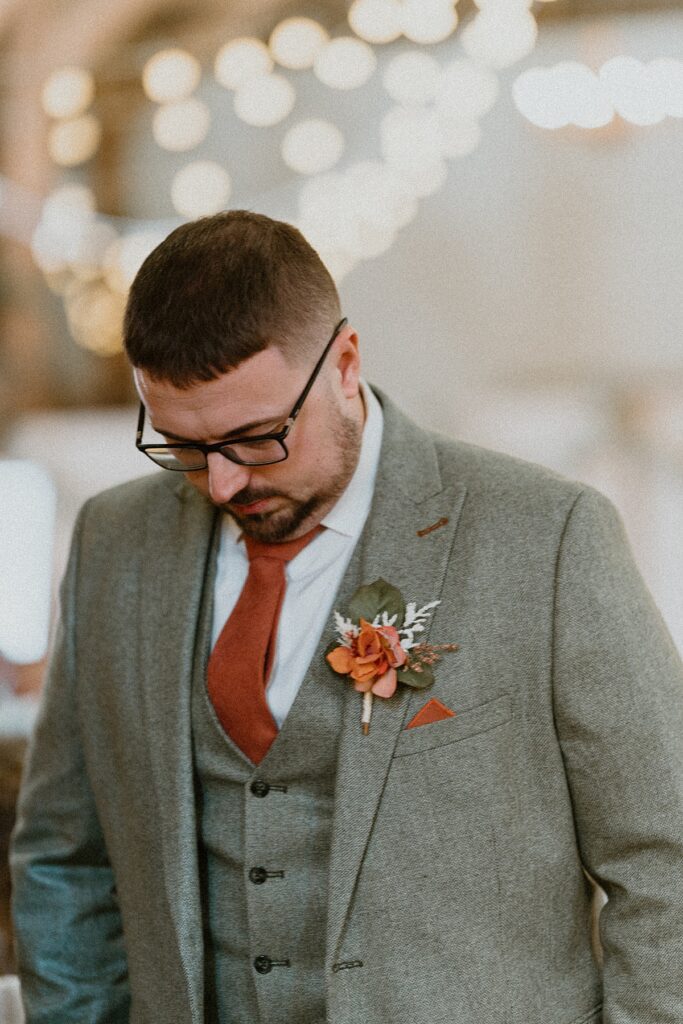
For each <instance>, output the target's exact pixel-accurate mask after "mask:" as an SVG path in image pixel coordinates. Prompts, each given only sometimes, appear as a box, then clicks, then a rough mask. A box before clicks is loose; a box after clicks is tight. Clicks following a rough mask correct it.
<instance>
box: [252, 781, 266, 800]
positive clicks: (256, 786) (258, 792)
mask: <svg viewBox="0 0 683 1024" xmlns="http://www.w3.org/2000/svg"><path fill="white" fill-rule="evenodd" d="M249 789H250V790H251V791H252V793H253V794H254V796H267V795H268V791H269V790H270V786H269V785H268V783H267V782H264V781H263V779H254V781H253V782H252V784H251V786H250V787H249Z"/></svg>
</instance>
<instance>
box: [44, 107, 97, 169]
mask: <svg viewBox="0 0 683 1024" xmlns="http://www.w3.org/2000/svg"><path fill="white" fill-rule="evenodd" d="M101 138H102V126H101V124H100V122H99V120H98V119H97V118H96V117H95V116H94V115H93V114H82V115H81V116H80V117H75V118H73V119H72V120H69V121H58V122H57V124H54V125H53V126H52V127H51V129H50V132H49V134H48V150H49V153H50V156H51V158H52V160H54V162H55V163H56V164H59V165H60V166H61V167H77V166H78V164H83V163H85V162H86V160H90V159H91V157H93V156H94V155H95V153H96V152H97V149H98V147H99V144H100V140H101Z"/></svg>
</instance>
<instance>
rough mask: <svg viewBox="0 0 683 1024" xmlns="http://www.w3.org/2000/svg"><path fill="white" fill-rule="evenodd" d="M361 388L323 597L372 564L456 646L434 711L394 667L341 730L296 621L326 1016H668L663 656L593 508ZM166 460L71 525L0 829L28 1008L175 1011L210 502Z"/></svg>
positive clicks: (189, 909)
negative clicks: (310, 737)
mask: <svg viewBox="0 0 683 1024" xmlns="http://www.w3.org/2000/svg"><path fill="white" fill-rule="evenodd" d="M375 392H376V394H377V395H378V397H379V399H380V401H381V402H382V406H383V411H384V424H385V429H384V435H383V441H382V455H381V460H380V465H379V469H378V475H377V481H376V486H375V494H374V499H373V505H372V508H371V511H370V514H369V516H368V520H367V522H366V525H365V529H364V531H363V534H362V536H361V538H360V540H359V542H358V544H357V546H356V549H355V550H354V559H353V563H354V568H353V572H351V571H350V572H347V575H346V576H345V578H344V581H343V584H342V587H341V588H340V591H339V593H338V594H337V596H336V598H335V606H337V607H339V608H340V609H343V608H344V606H345V605H344V602H345V601H346V600H347V599H348V596H349V594H350V593H352V592H353V589H355V586H356V585H358V584H359V583H361V582H363V583H368V582H371V581H372V580H374V579H376V578H378V577H379V576H382V577H383V578H385V579H387V580H388V581H390V582H391V583H393V584H395V585H396V586H398V587H399V588H400V589H401V591H402V592H403V594H404V595H405V597H406V599H407V600H415V601H417V602H420V603H425V602H427V601H431V600H436V599H440V600H441V604H440V605H439V606H438V608H436V609H435V612H434V615H433V616H432V619H431V628H430V632H429V634H428V635H427V636H426V637H425V639H427V640H428V641H429V642H433V643H442V642H446V641H453V642H456V643H458V644H459V645H460V649H459V650H458V652H457V653H455V654H453V655H452V656H449V657H447V658H444V659H443V661H442V662H440V663H439V665H438V666H437V669H438V671H437V673H436V682H435V684H434V686H433V688H432V689H431V691H430V692H429V696H433V697H435V698H437V699H439V700H441V701H442V702H443V703H444V704H445V705H446V706H447V707H449V708H452V709H453V710H454V711H455V712H456V717H454V718H449V719H447V720H444V721H440V722H434V723H432V724H430V725H425V726H421V727H419V728H414V729H408V730H405V725H406V724H407V723H408V722H409V721H410V719H411V718H412V717H413V715H414V714H416V713H417V711H419V709H420V707H421V706H422V704H423V703H424V702H425V700H426V698H427V696H428V695H426V694H425V693H424V692H422V693H418V692H413V691H409V690H408V689H407V688H406V687H399V688H398V690H397V692H396V694H395V695H394V697H392V698H391V699H390V700H378V701H375V704H374V708H373V718H372V727H371V731H370V734H369V735H368V736H363V735H362V734H361V731H360V728H359V717H360V709H359V704H358V701H357V699H356V698H358V694H357V693H355V691H353V689H352V687H350V686H348V685H347V684H345V683H343V682H341V683H340V681H339V679H338V678H336V677H334V675H333V673H332V671H331V669H330V668H329V666H328V665H326V663H325V659H324V652H325V649H326V647H327V645H328V644H329V643H330V642H331V641H332V640H333V639H334V631H333V628H330V629H329V630H325V631H324V632H323V635H322V636H321V638H320V644H319V648H318V651H317V652H316V655H315V656H314V658H313V659H312V661H311V664H310V667H309V673H308V674H309V675H310V678H311V681H312V682H317V683H319V684H320V685H323V682H324V680H328V682H329V681H331V680H334V683H335V685H336V686H341V691H342V694H343V697H342V699H343V702H344V708H343V713H342V724H341V729H340V733H339V737H338V756H337V764H336V782H335V793H334V804H333V812H332V828H331V835H330V851H329V874H328V886H327V915H326V929H325V931H326V934H325V979H326V991H327V994H326V1015H327V1020H328V1024H587V1022H588V1021H590V1022H591V1024H593V1022H595V1024H600V1022H601V1024H674V1022H677V1024H678V1022H679V1021H681V1020H683V870H682V867H683V665H682V664H681V659H680V656H679V655H678V653H677V651H676V649H675V647H674V644H673V642H672V640H671V637H670V635H669V633H668V632H667V630H666V628H665V626H664V624H663V622H662V619H661V616H660V615H659V613H658V611H657V608H656V607H655V605H654V602H653V601H652V598H651V595H650V593H649V592H648V590H647V588H646V586H645V584H644V583H643V580H642V578H641V576H640V574H639V573H638V570H637V568H636V566H635V563H634V560H633V556H632V553H631V550H630V548H629V545H628V541H627V539H626V536H625V533H624V529H623V525H622V524H621V521H620V518H619V516H618V514H617V512H616V510H615V509H614V507H613V505H612V504H611V503H610V502H609V501H608V500H607V499H606V498H605V497H604V496H603V495H601V494H599V493H598V492H597V491H595V490H594V489H592V488H590V487H588V486H586V485H584V484H581V483H578V482H576V481H572V480H567V479H565V478H563V477H561V476H559V475H557V474H555V473H551V472H550V471H548V470H546V469H544V468H542V467H539V466H534V465H531V464H529V463H525V462H523V461H521V460H518V459H513V458H510V457H509V456H505V455H501V454H499V453H496V452H491V451H487V450H485V449H482V448H478V447H476V446H474V445H469V444H465V443H463V442H458V441H450V440H447V439H445V438H442V437H439V436H438V435H435V434H431V433H429V432H427V431H424V430H421V429H420V428H419V427H417V426H416V425H415V424H414V423H412V422H411V421H410V420H409V419H408V418H407V417H405V416H404V415H403V414H402V413H401V412H400V411H399V410H398V409H397V408H396V407H395V406H394V405H393V403H391V401H390V400H389V399H388V398H387V397H386V396H385V395H383V394H382V392H380V391H379V390H378V389H375ZM173 477H174V474H171V473H167V474H165V475H164V474H163V473H161V472H160V473H159V474H158V475H154V476H152V477H149V478H145V479H144V480H140V481H135V482H133V483H130V484H126V485H124V486H122V487H118V488H115V489H113V490H111V491H109V492H105V493H104V494H101V495H98V496H97V497H95V498H93V499H91V500H90V501H89V502H88V503H87V504H86V506H85V507H84V509H83V511H82V513H81V515H80V517H79V521H78V524H77V526H76V530H75V534H74V541H73V546H72V556H71V559H70V563H69V569H68V572H67V575H66V577H65V581H64V585H63V587H62V616H63V622H64V626H63V628H62V629H61V631H60V635H59V638H58V642H57V646H56V650H55V656H54V658H53V661H52V667H51V670H50V675H49V679H48V683H47V687H46V690H45V695H44V698H43V702H42V706H41V711H40V715H39V719H38V723H37V727H36V731H35V733H34V737H33V739H32V742H31V748H30V752H29V758H28V763H27V767H26V774H25V779H24V782H23V785H22V794H21V797H20V801H19V807H18V820H17V827H16V830H15V834H14V838H13V843H12V853H11V866H12V872H13V901H14V902H13V908H14V925H15V932H16V936H17V952H18V958H19V970H20V973H21V976H22V983H23V986H24V994H25V1000H26V1005H27V1020H28V1024H159V1022H160V1021H163V1022H164V1024H203V1020H204V961H205V955H204V933H203V918H202V903H201V891H200V880H199V876H200V872H199V863H198V844H197V800H196V779H195V776H194V772H193V762H192V739H191V728H190V725H191V679H192V666H193V659H194V657H195V654H196V650H195V638H196V625H197V621H198V615H199V609H200V603H201V597H202V593H203V592H204V583H205V577H206V572H207V566H208V565H209V562H210V559H209V551H210V544H211V536H212V530H213V529H215V523H216V514H215V510H214V509H213V508H212V507H211V506H210V504H209V503H207V502H206V501H205V500H204V499H202V498H201V497H200V496H199V495H198V494H196V492H194V491H193V490H192V489H191V488H190V487H189V485H187V484H185V483H184V481H177V480H175V479H173ZM169 478H171V479H169ZM444 520H447V523H443V521H444ZM437 523H442V525H440V526H439V528H433V529H430V530H429V532H427V533H425V532H424V531H425V529H426V528H428V527H432V526H433V525H434V524H437ZM350 568H351V567H350ZM159 637H163V639H164V643H163V644H160V643H159V642H158V638H159ZM155 641H157V642H155ZM281 738H282V737H281ZM587 874H588V875H590V876H591V877H593V878H595V879H597V880H598V881H599V883H600V884H601V886H602V887H603V888H604V890H605V891H606V893H607V895H608V897H609V902H608V904H607V905H606V907H605V908H604V910H603V911H602V914H601V917H600V930H601V937H602V944H603V950H604V966H602V967H601V966H600V965H599V964H598V963H597V962H596V961H595V959H594V957H593V955H592V950H591V943H590V933H589V910H590V895H591V894H590V886H589V883H588V881H587V878H586V875H587ZM274 975H275V971H273V973H272V974H271V975H270V977H273V976H274ZM275 976H276V977H278V975H275ZM279 977H282V975H279Z"/></svg>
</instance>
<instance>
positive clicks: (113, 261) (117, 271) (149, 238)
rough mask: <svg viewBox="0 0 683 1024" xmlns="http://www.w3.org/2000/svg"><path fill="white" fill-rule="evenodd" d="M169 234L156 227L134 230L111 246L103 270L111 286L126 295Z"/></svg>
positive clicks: (106, 253)
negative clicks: (152, 254)
mask: <svg viewBox="0 0 683 1024" xmlns="http://www.w3.org/2000/svg"><path fill="white" fill-rule="evenodd" d="M167 234H168V232H167V231H160V230H154V229H150V230H147V231H134V232H131V234H129V235H124V236H123V238H120V239H118V241H116V242H114V243H113V245H111V246H109V248H108V249H107V251H106V252H105V254H104V256H103V258H102V271H103V274H104V279H105V281H106V283H107V285H108V286H109V288H110V289H111V290H112V291H114V292H118V293H119V294H121V295H125V294H126V293H127V291H128V289H129V288H130V286H131V284H132V283H133V280H134V278H135V275H136V274H137V272H138V270H139V269H140V267H141V266H142V264H143V263H144V262H145V260H146V259H147V257H148V256H149V254H150V253H151V252H152V250H153V249H156V247H157V246H158V245H161V243H162V242H163V240H164V238H165V237H166V235H167Z"/></svg>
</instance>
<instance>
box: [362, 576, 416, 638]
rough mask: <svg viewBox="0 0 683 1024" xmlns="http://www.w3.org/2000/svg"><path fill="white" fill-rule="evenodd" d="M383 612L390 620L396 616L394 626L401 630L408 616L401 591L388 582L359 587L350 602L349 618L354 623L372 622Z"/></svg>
mask: <svg viewBox="0 0 683 1024" xmlns="http://www.w3.org/2000/svg"><path fill="white" fill-rule="evenodd" d="M382 612H386V613H387V615H388V616H389V617H390V618H391V616H392V615H396V616H397V619H396V622H395V623H394V626H395V627H396V629H400V627H401V626H402V625H403V620H404V619H405V615H406V604H405V601H404V600H403V596H402V594H401V591H400V590H399V589H398V588H397V587H392V585H391V584H390V583H387V581H386V580H382V579H379V580H375V582H374V583H367V584H365V586H363V587H359V588H358V590H357V591H356V593H355V594H354V595H353V597H352V598H351V600H350V601H349V610H348V617H349V618H350V619H352V620H353V621H354V622H359V621H360V619H366V620H367V621H368V622H372V620H373V619H374V618H375V616H376V615H380V614H381V613H382Z"/></svg>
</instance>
